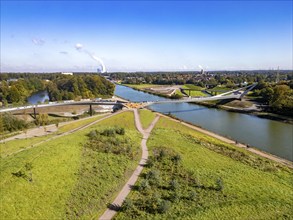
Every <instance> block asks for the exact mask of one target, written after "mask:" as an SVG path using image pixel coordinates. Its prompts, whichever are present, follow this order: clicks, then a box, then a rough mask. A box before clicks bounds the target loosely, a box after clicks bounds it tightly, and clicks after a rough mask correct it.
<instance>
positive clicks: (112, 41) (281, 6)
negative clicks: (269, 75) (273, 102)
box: [1, 1, 293, 72]
mask: <svg viewBox="0 0 293 220" xmlns="http://www.w3.org/2000/svg"><path fill="white" fill-rule="evenodd" d="M100 60H102V62H103V63H104V64H105V66H106V68H107V70H108V71H155V70H158V71H164V70H167V71H169V70H170V71H171V70H182V71H184V70H199V66H202V67H204V68H205V69H207V70H237V69H272V68H277V67H278V66H280V68H281V69H293V67H292V1H186V2H184V1H124V2H121V1H117V2H116V1H108V2H103V1H1V71H2V72H4V71H17V72H23V71H29V72H50V71H96V69H97V68H101V67H100V66H101V63H100Z"/></svg>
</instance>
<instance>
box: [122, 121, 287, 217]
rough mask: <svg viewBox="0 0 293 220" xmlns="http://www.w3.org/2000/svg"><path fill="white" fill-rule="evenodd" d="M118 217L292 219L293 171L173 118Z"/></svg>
mask: <svg viewBox="0 0 293 220" xmlns="http://www.w3.org/2000/svg"><path fill="white" fill-rule="evenodd" d="M147 144H148V147H149V152H150V154H151V156H152V157H151V158H150V160H149V163H148V166H147V168H146V169H144V171H143V174H142V175H141V177H140V178H139V182H138V183H137V184H136V187H135V190H134V191H133V192H132V193H131V195H130V196H129V197H128V199H127V201H126V202H125V203H124V206H123V209H122V211H121V212H120V213H119V214H118V215H117V217H116V219H129V218H134V219H291V218H292V214H293V213H292V209H291V208H292V205H293V190H292V177H293V175H292V170H289V169H288V168H286V167H283V166H281V165H279V164H277V163H274V162H272V161H268V160H265V159H263V158H259V157H258V156H256V155H253V154H251V153H249V152H247V151H245V150H242V149H238V148H235V147H234V146H232V145H229V144H226V143H223V142H221V141H219V140H217V139H214V138H211V137H209V136H206V135H204V134H201V133H199V132H197V131H194V130H192V129H190V128H188V127H186V126H184V125H181V124H179V123H177V122H174V121H172V120H170V119H167V118H161V119H160V120H159V122H158V124H157V125H156V127H155V129H154V130H153V133H152V134H151V136H150V139H149V141H148V143H147Z"/></svg>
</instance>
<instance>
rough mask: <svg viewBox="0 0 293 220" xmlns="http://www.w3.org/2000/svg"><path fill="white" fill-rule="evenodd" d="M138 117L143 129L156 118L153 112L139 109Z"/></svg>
mask: <svg viewBox="0 0 293 220" xmlns="http://www.w3.org/2000/svg"><path fill="white" fill-rule="evenodd" d="M139 116H140V122H141V124H142V127H143V129H147V128H148V127H149V126H150V124H151V123H152V121H153V120H154V119H155V117H156V115H155V114H154V113H153V112H151V111H150V110H147V109H139Z"/></svg>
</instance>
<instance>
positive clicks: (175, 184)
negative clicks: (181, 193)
mask: <svg viewBox="0 0 293 220" xmlns="http://www.w3.org/2000/svg"><path fill="white" fill-rule="evenodd" d="M169 185H170V189H171V190H176V189H178V188H179V183H178V182H177V181H176V180H175V179H172V180H171V181H170V183H169Z"/></svg>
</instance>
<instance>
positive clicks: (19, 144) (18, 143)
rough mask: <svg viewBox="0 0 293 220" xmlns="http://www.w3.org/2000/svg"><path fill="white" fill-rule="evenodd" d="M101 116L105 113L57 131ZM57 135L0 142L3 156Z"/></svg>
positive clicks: (68, 129) (71, 127) (64, 126)
mask: <svg viewBox="0 0 293 220" xmlns="http://www.w3.org/2000/svg"><path fill="white" fill-rule="evenodd" d="M101 117H103V115H97V116H94V117H90V118H87V119H84V120H78V121H73V122H71V123H69V124H66V125H62V126H60V127H59V129H58V131H57V133H58V134H62V133H64V132H67V131H70V130H73V129H75V128H78V127H81V126H84V125H86V124H89V123H91V122H93V121H95V120H97V119H100V118H101ZM55 135H56V133H51V134H47V135H44V136H40V137H33V138H26V139H18V140H12V141H8V142H5V143H0V154H1V157H6V156H8V155H11V154H14V153H15V152H16V151H19V150H22V149H25V148H28V147H31V146H32V145H34V144H37V143H39V142H41V141H44V140H47V139H49V138H51V137H53V136H55Z"/></svg>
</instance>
